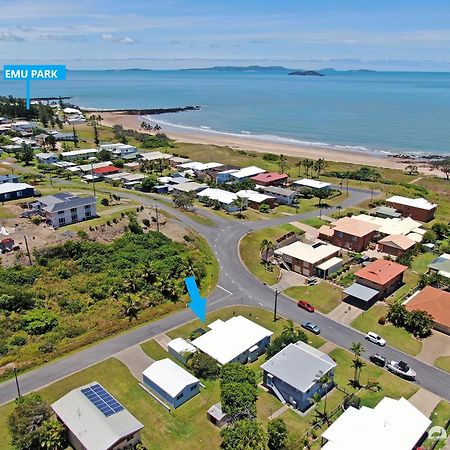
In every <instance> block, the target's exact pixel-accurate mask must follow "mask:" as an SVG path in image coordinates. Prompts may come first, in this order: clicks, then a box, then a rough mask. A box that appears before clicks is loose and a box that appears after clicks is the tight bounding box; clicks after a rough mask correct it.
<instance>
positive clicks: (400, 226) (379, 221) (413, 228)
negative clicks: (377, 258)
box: [352, 214, 425, 242]
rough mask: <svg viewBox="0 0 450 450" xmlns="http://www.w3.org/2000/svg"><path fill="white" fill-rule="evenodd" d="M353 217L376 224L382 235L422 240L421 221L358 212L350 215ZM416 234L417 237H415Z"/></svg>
mask: <svg viewBox="0 0 450 450" xmlns="http://www.w3.org/2000/svg"><path fill="white" fill-rule="evenodd" d="M352 217H353V219H355V220H359V221H361V222H366V223H372V224H374V225H378V229H377V233H380V234H382V235H387V236H389V235H402V236H409V235H411V236H409V237H410V238H411V239H413V240H414V241H416V242H420V241H421V240H422V235H423V234H424V233H425V230H424V229H423V228H421V225H422V224H421V223H420V222H417V221H416V220H414V219H412V218H411V217H393V218H390V217H376V216H369V215H367V214H359V215H357V216H352ZM417 236H418V237H417Z"/></svg>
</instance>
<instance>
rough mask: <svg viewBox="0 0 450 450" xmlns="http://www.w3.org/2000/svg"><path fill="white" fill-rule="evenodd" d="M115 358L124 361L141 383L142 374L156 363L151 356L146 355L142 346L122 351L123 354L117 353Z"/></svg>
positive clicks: (134, 346)
mask: <svg viewBox="0 0 450 450" xmlns="http://www.w3.org/2000/svg"><path fill="white" fill-rule="evenodd" d="M114 358H116V359H118V360H119V361H122V362H123V363H124V364H125V365H126V366H127V367H128V369H130V372H131V373H132V374H133V376H134V377H135V378H136V379H137V380H139V381H142V372H143V371H144V370H145V369H146V368H147V367H148V366H151V365H152V364H153V363H154V362H155V361H154V360H153V359H152V358H150V356H148V355H147V354H146V353H144V351H143V350H142V349H141V346H140V345H133V346H132V347H129V348H127V349H125V350H122V351H121V352H119V353H116V354H115V355H114Z"/></svg>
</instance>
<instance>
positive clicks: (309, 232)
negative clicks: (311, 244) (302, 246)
mask: <svg viewBox="0 0 450 450" xmlns="http://www.w3.org/2000/svg"><path fill="white" fill-rule="evenodd" d="M290 224H291V225H294V227H297V228H300V229H301V230H303V231H304V232H305V238H306V239H307V240H308V241H317V239H318V238H319V230H318V229H317V228H314V227H312V226H311V225H306V224H304V223H301V222H298V221H297V220H294V221H293V222H290Z"/></svg>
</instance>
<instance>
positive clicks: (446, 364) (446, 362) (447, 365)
mask: <svg viewBox="0 0 450 450" xmlns="http://www.w3.org/2000/svg"><path fill="white" fill-rule="evenodd" d="M434 365H435V366H436V367H439V369H442V370H445V371H446V372H448V373H450V356H440V357H439V358H438V359H436V361H434Z"/></svg>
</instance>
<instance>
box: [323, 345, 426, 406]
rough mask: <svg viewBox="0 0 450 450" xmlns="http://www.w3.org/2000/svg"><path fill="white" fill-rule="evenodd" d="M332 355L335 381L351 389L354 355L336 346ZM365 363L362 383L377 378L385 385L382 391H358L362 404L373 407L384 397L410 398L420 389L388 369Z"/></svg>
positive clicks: (348, 389)
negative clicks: (350, 380) (334, 364)
mask: <svg viewBox="0 0 450 450" xmlns="http://www.w3.org/2000/svg"><path fill="white" fill-rule="evenodd" d="M330 356H331V357H332V358H333V359H334V360H335V361H336V363H337V367H336V372H335V377H334V379H335V382H336V383H337V384H338V385H340V386H342V387H344V388H345V389H346V390H347V391H350V390H351V387H350V386H349V385H348V381H349V379H352V378H353V369H352V367H351V365H352V359H353V355H352V354H351V353H350V352H348V351H347V350H344V349H341V348H336V349H334V350H332V351H331V352H330ZM365 364H366V365H365V366H364V368H363V370H362V374H361V379H360V381H361V383H362V384H365V383H367V380H369V379H375V380H377V381H378V382H379V383H380V384H381V386H382V387H383V390H381V391H380V392H371V391H367V390H361V391H360V392H359V393H358V396H359V397H360V398H361V401H362V404H363V405H365V406H368V407H370V408H373V407H374V406H376V405H377V404H378V402H379V401H380V400H381V399H382V398H383V397H392V398H400V397H405V398H406V399H408V398H410V397H411V396H412V395H413V394H414V393H415V392H416V391H417V390H418V389H419V388H418V387H417V386H415V385H414V384H412V383H410V382H408V381H405V380H402V379H401V378H399V377H397V376H395V375H393V374H391V373H389V372H388V371H387V370H386V369H382V368H381V367H378V366H375V365H374V364H372V363H370V362H365Z"/></svg>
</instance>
